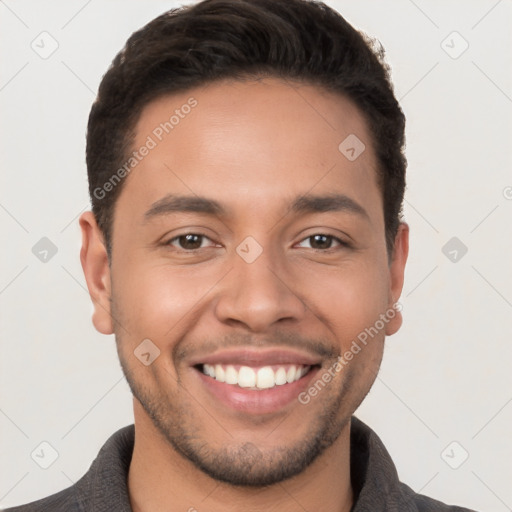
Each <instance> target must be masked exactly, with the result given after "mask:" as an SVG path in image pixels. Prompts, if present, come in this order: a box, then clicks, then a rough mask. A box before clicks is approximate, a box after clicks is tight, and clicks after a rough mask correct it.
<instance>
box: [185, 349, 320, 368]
mask: <svg viewBox="0 0 512 512" xmlns="http://www.w3.org/2000/svg"><path fill="white" fill-rule="evenodd" d="M320 362H321V361H320V359H319V358H318V357H314V356H312V355H310V354H305V353H302V352H297V351H294V350H289V349H278V348H273V349H269V350H255V349H250V348H245V349H240V348H237V349H236V350H222V351H219V352H214V353H213V354H208V355H204V356H198V357H196V358H194V359H193V360H192V361H191V366H196V365H198V364H210V365H214V364H233V365H234V364H236V365H246V366H270V365H278V364H296V365H305V366H308V365H309V366H313V365H318V364H320Z"/></svg>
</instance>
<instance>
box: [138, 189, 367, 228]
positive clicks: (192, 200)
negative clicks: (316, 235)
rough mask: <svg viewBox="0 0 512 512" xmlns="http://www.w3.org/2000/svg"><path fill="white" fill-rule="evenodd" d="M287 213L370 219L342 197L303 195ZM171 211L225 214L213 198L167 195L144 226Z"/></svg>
mask: <svg viewBox="0 0 512 512" xmlns="http://www.w3.org/2000/svg"><path fill="white" fill-rule="evenodd" d="M290 211H292V212H294V213H298V214H307V213H323V212H347V213H351V214H355V215H359V216H361V217H365V218H366V219H367V220H370V217H369V215H368V213H367V211H366V210H365V209H364V208H363V207H362V206H361V205H360V204H359V203H357V202H356V201H354V200H353V199H351V198H350V197H348V196H346V195H345V194H328V195H311V194H308V195H304V196H299V197H297V198H296V199H294V201H293V202H292V205H291V207H290ZM173 212H193V213H205V214H207V215H215V216H217V215H225V214H226V209H225V208H224V207H223V206H222V205H221V204H220V203H219V202H218V201H215V200H214V199H208V198H206V197H200V196H182V195H175V194H168V195H166V196H165V197H163V198H162V199H159V200H158V201H156V202H154V203H153V204H152V205H151V207H150V208H149V210H148V211H147V212H146V213H145V214H144V223H146V222H149V221H150V220H151V219H153V218H155V217H160V216H163V215H166V214H169V213H173Z"/></svg>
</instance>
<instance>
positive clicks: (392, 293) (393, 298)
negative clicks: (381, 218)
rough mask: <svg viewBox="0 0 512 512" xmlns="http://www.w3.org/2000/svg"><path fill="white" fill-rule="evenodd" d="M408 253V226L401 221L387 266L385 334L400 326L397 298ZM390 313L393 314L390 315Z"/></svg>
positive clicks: (388, 334)
mask: <svg viewBox="0 0 512 512" xmlns="http://www.w3.org/2000/svg"><path fill="white" fill-rule="evenodd" d="M408 255H409V226H408V224H406V223H405V222H401V223H400V225H399V227H398V232H397V234H396V237H395V246H394V249H393V257H392V260H391V264H390V266H389V278H390V283H389V301H388V311H389V312H390V313H389V315H388V316H389V317H390V318H391V319H390V321H389V322H388V323H387V324H386V336H391V335H392V334H395V333H396V332H397V331H398V330H399V329H400V327H401V326H402V320H403V318H402V313H401V309H402V308H401V307H400V305H399V302H398V299H399V298H400V295H401V294H402V289H403V285H404V273H405V264H406V262H407V256H408ZM391 315H393V316H392V317H391Z"/></svg>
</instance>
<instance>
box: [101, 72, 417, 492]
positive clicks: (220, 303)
mask: <svg viewBox="0 0 512 512" xmlns="http://www.w3.org/2000/svg"><path fill="white" fill-rule="evenodd" d="M191 98H193V100H191ZM195 102H197V103H195ZM187 104H188V105H192V104H193V105H194V106H193V107H192V108H183V105H187ZM176 110H178V111H179V114H178V115H177V116H178V117H179V121H178V122H176V118H175V119H174V120H173V127H172V128H171V129H170V128H169V125H167V130H168V132H169V133H166V132H165V130H164V129H163V128H162V125H161V123H165V122H166V121H169V119H170V117H171V116H172V115H173V114H175V111H176ZM159 127H160V129H159ZM351 134H354V135H356V136H357V137H358V138H359V139H360V141H362V142H363V143H364V144H365V150H364V151H363V152H362V153H361V154H360V155H359V156H358V157H357V158H356V159H355V160H354V159H353V158H352V157H353V153H354V152H352V151H351V150H350V148H349V150H348V152H346V151H345V153H342V152H341V151H340V149H339V145H340V143H341V142H342V141H344V140H345V139H346V138H347V137H348V136H349V135H351ZM148 136H149V137H150V138H151V140H152V141H153V142H154V143H155V144H156V145H154V144H153V143H152V142H150V141H149V139H148ZM159 139H161V140H159ZM350 140H354V139H349V141H350ZM142 146H148V147H149V146H154V147H151V149H150V150H149V151H148V152H147V153H148V154H147V155H146V156H145V157H143V158H141V161H140V162H138V163H137V165H136V167H134V168H133V170H132V171H131V173H130V174H129V176H128V178H127V180H126V183H125V184H124V188H123V190H122V192H121V194H120V196H119V199H118V201H117V204H116V210H115V217H114V224H113V253H112V262H111V269H110V283H111V290H108V289H107V290H106V292H105V294H106V295H108V294H110V293H111V303H108V301H107V300H106V299H105V300H106V302H104V307H103V308H98V309H97V311H96V313H95V325H96V326H97V328H98V329H99V330H101V331H102V332H105V333H109V332H112V331H115V335H116V342H117V346H118V352H119V356H120V359H121V363H122V367H123V370H124V372H125V374H126V376H127V379H128V382H129V384H130V386H131V389H132V391H133V393H134V396H135V397H136V399H137V400H136V419H137V414H138V415H143V416H145V417H146V419H147V418H151V421H152V422H153V423H154V425H156V426H157V428H158V429H159V431H160V432H161V433H162V434H163V436H164V437H165V439H166V440H167V441H168V442H169V443H170V445H171V446H172V447H173V448H174V449H175V450H177V451H178V452H179V453H180V454H181V455H183V456H184V457H185V458H186V459H188V460H190V461H192V462H193V463H194V464H195V465H196V466H197V467H199V468H201V469H202V470H203V471H205V472H206V473H207V474H209V475H210V476H212V477H214V478H216V479H219V480H223V481H227V482H229V483H231V484H235V485H263V484H272V483H276V482H278V481H281V480H283V479H285V478H288V477H290V476H292V475H294V474H297V473H299V472H301V471H303V470H304V469H305V468H306V467H307V466H308V465H309V464H311V463H312V461H313V460H315V458H316V457H317V456H318V455H319V454H321V453H322V452H323V451H324V450H325V449H326V448H327V447H329V446H331V445H332V444H333V443H334V442H335V441H336V439H337V438H338V436H339V435H340V433H341V431H342V430H343V428H344V427H345V426H346V425H347V421H348V420H349V419H350V416H351V415H352V413H353V412H354V410H355V409H356V408H357V407H358V405H359V404H360V402H361V401H362V399H363V398H364V396H365V395H366V393H367V392H368V391H369V389H370V387H371V385H372V383H373V381H374V379H375V376H376V373H377V371H378V368H379V365H380V361H381V357H382V351H383V342H384V337H385V335H386V334H388V335H389V334H393V333H394V332H395V331H396V330H397V329H398V328H399V326H400V314H399V313H396V314H395V315H394V318H392V319H389V320H388V321H386V322H384V326H383V325H382V322H380V323H376V322H377V321H378V320H379V318H382V317H381V316H380V315H382V314H385V313H386V311H389V309H390V308H391V307H392V305H393V303H394V302H395V301H397V300H398V297H399V295H400V292H401V287H402V279H403V269H404V265H405V259H406V256H407V226H406V225H401V228H400V231H399V234H398V236H397V240H398V245H397V247H398V250H397V254H398V255H397V256H396V257H395V258H394V259H393V260H392V261H391V262H389V261H388V258H387V252H386V244H385V232H384V215H383V201H382V197H381V192H380V190H379V188H378V185H377V174H376V158H375V155H374V151H373V144H372V141H371V140H370V136H369V132H368V130H367V128H366V125H365V123H364V121H363V118H362V116H361V114H360V112H359V111H358V109H357V108H356V107H355V106H354V105H353V104H352V103H351V102H350V101H348V100H347V99H344V98H343V97H341V96H339V95H333V94H329V93H326V92H323V91H322V90H320V89H319V88H316V87H313V86H304V85H302V86H300V87H299V86H298V85H296V84H294V85H293V87H292V86H291V84H286V83H284V82H282V81H278V80H274V79H266V80H262V81H258V82H231V81H224V82H218V83H215V84H210V85H208V86H207V87H204V88H198V89H194V90H190V91H187V92H186V93H181V94H177V95H172V96H166V97H162V98H160V99H158V100H155V101H153V102H152V103H150V104H149V105H148V106H146V108H145V109H144V110H143V112H142V115H141V117H140V119H139V122H138V124H137V127H136V139H135V142H134V145H133V149H135V150H138V149H139V148H141V147H142ZM360 148H361V146H358V147H357V148H356V149H355V151H356V152H358V151H359V150H360ZM345 149H346V148H345ZM356 154H357V153H356ZM347 155H348V156H350V157H351V158H350V159H349V158H347ZM166 204H167V206H165V205H166ZM148 212H150V213H148ZM107 288H108V287H107ZM110 307H111V309H110ZM109 313H111V314H112V317H113V318H114V319H115V320H111V317H110V314H109ZM376 325H377V327H379V329H378V333H377V334H374V335H373V336H372V337H368V341H367V343H366V345H364V344H362V343H361V342H359V343H358V345H359V346H360V351H358V352H357V353H355V354H354V355H353V358H351V360H350V361H347V360H346V359H344V360H345V364H344V365H343V366H342V367H341V368H340V366H339V365H338V366H337V365H336V362H337V361H338V358H339V356H343V354H345V353H346V351H349V350H350V349H351V347H353V342H354V340H357V339H358V335H360V334H361V333H362V332H365V329H370V328H372V327H373V328H374V331H372V332H375V326H376ZM366 332H368V331H366ZM143 340H151V342H150V343H149V342H147V341H146V342H145V344H144V345H142V346H141V348H139V349H138V347H139V345H140V344H141V342H142V341H143ZM158 351H159V352H158ZM141 353H142V354H144V355H143V356H141ZM158 353H159V355H158V357H157V358H156V359H155V360H154V361H153V362H152V363H151V364H148V365H146V364H143V362H141V359H142V361H144V362H146V363H148V362H149V361H150V360H151V359H152V358H153V357H154V356H155V355H157V354H158ZM137 355H138V357H137ZM334 368H337V371H333V369H334ZM329 369H331V372H330V375H331V378H330V379H329V378H324V380H322V377H323V376H324V375H325V374H326V373H328V371H329ZM226 380H228V382H230V383H228V382H225V381H226ZM223 381H224V382H223ZM326 381H328V382H327V383H326ZM237 382H238V384H237ZM315 384H316V389H317V392H316V393H314V392H313V393H312V394H311V393H309V392H308V390H309V389H310V388H311V387H312V386H315ZM301 393H302V394H301ZM305 393H306V394H305ZM299 396H302V397H306V396H307V397H309V399H308V400H305V399H302V400H299ZM137 401H138V402H137ZM306 402H307V403H306Z"/></svg>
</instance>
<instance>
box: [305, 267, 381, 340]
mask: <svg viewBox="0 0 512 512" xmlns="http://www.w3.org/2000/svg"><path fill="white" fill-rule="evenodd" d="M383 272H384V273H383ZM385 272H386V270H385V269H384V270H383V269H382V268H380V267H377V266H376V265H375V264H373V265H357V266H356V265H350V266H349V265H347V266H346V267H344V268H342V267H338V268H334V267H332V268H328V269H326V270H324V271H323V272H321V273H320V274H318V273H317V274H316V275H311V274H309V273H307V272H306V273H304V274H303V276H305V277H302V283H303V285H302V288H303V290H305V293H304V298H305V301H306V303H307V304H308V307H309V308H310V309H311V310H312V311H313V312H314V314H315V315H316V316H317V317H318V318H319V319H320V320H321V321H322V322H324V323H325V324H326V325H327V326H328V327H329V328H330V330H331V331H332V332H333V333H334V334H335V335H336V338H337V339H338V341H339V342H340V343H342V345H343V347H342V348H344V347H345V346H346V345H347V344H348V345H350V343H351V341H352V340H354V339H357V337H358V335H359V334H360V333H362V332H365V329H369V328H371V327H372V326H374V325H375V323H376V321H377V320H378V319H379V315H381V314H382V313H384V312H385V310H386V308H387V298H388V287H387V281H386V278H385V277H384V276H385V275H386V274H385ZM379 325H380V324H379Z"/></svg>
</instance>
